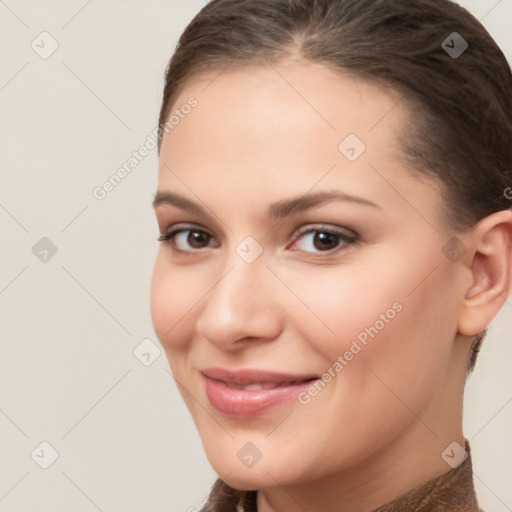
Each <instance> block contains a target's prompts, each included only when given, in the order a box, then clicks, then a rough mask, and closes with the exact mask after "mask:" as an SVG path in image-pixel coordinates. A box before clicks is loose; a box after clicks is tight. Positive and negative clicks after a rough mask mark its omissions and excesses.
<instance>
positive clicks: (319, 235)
mask: <svg viewBox="0 0 512 512" xmlns="http://www.w3.org/2000/svg"><path fill="white" fill-rule="evenodd" d="M358 240H359V237H358V235H355V234H354V235H348V234H347V233H345V232H343V231H340V230H338V229H335V228H332V227H326V226H318V227H316V228H309V229H305V230H302V231H301V232H300V233H299V237H298V238H297V239H296V241H295V242H294V243H293V245H292V246H291V247H290V249H291V250H300V251H303V252H313V253H314V252H316V253H318V252H320V253H329V254H332V253H336V252H338V251H339V250H342V249H343V247H344V246H347V245H349V246H350V245H354V244H356V243H357V242H358ZM340 247H341V249H340Z"/></svg>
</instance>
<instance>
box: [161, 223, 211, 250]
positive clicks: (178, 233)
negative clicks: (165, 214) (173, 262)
mask: <svg viewBox="0 0 512 512" xmlns="http://www.w3.org/2000/svg"><path fill="white" fill-rule="evenodd" d="M157 240H158V241H159V242H165V243H167V244H169V245H170V246H171V249H172V250H173V251H174V252H176V253H192V252H197V250H199V249H204V248H206V247H208V246H210V245H211V242H212V241H215V239H214V238H213V236H212V235H210V234H209V233H207V232H206V231H204V230H202V229H199V228H197V227H195V226H186V227H181V228H176V229H174V230H172V231H169V232H168V233H164V234H163V235H160V236H159V237H158V239H157ZM213 246H214V247H218V244H213Z"/></svg>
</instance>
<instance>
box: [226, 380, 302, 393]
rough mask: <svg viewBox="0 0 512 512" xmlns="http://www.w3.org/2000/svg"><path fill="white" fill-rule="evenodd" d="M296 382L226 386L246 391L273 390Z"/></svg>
mask: <svg viewBox="0 0 512 512" xmlns="http://www.w3.org/2000/svg"><path fill="white" fill-rule="evenodd" d="M297 382H298V381H288V382H264V383H261V384H248V385H246V386H235V385H234V384H228V387H229V388H231V389H243V390H247V391H252V390H257V389H273V388H278V387H281V386H289V385H291V384H297Z"/></svg>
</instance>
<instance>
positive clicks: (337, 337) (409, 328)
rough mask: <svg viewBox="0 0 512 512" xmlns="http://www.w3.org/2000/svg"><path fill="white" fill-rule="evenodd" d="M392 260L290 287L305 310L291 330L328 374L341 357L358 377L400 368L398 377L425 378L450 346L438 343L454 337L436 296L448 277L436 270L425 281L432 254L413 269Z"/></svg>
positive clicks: (327, 274) (325, 273) (335, 271)
mask: <svg viewBox="0 0 512 512" xmlns="http://www.w3.org/2000/svg"><path fill="white" fill-rule="evenodd" d="M390 256H392V257H390V258H387V261H392V262H393V264H392V265H391V264H390V265H386V268H382V270H376V269H381V267H380V266H379V265H378V262H377V261H373V262H372V264H371V265H370V264H368V265H366V264H365V262H363V261H360V262H358V263H357V264H355V263H354V264H353V265H346V266H345V267H343V266H340V267H337V268H334V267H333V268H332V269H327V270H326V269H322V271H321V272H315V273H314V274H312V273H310V274H309V275H308V277H307V279H306V278H304V277H302V279H300V280H295V282H296V283H297V284H296V287H295V288H294V291H295V292H296V294H297V295H298V296H299V297H300V298H301V299H302V300H303V302H304V303H305V304H306V305H307V306H308V308H309V310H310V311H306V310H303V311H302V314H301V315H297V314H296V316H297V319H296V321H297V325H300V329H301V334H302V336H303V337H304V339H307V340H310V341H311V342H312V343H314V344H315V347H314V348H315V350H317V351H318V352H319V353H321V354H322V355H323V356H324V357H323V359H324V361H325V364H327V367H328V366H329V365H331V364H333V363H334V362H335V361H336V360H337V358H338V356H340V355H341V356H343V355H344V354H346V357H345V359H346V360H347V361H349V362H350V366H357V367H359V368H360V369H361V370H363V369H364V370H367V369H368V368H375V371H377V369H378V368H384V367H386V373H388V372H389V369H394V370H396V369H397V368H400V373H401V374H403V373H404V367H407V368H410V371H411V372H414V371H417V370H418V368H421V371H422V373H423V372H425V371H428V367H429V366H430V367H432V368H434V367H435V366H436V365H437V364H438V360H439V357H430V356H432V355H434V354H439V352H443V351H446V350H447V347H449V344H448V343H446V342H445V341H444V340H443V336H444V337H446V335H447V333H448V334H449V335H453V332H451V331H450V325H449V324H448V322H449V321H450V315H451V320H452V321H453V315H452V313H451V311H450V305H449V304H447V303H446V301H443V298H445V297H446V296H445V294H443V293H442V290H443V289H445V286H446V285H447V283H446V282H445V280H446V279H447V276H446V275H442V274H441V271H440V270H437V271H435V272H434V273H432V274H431V272H432V269H433V268H434V267H435V266H436V265H435V258H434V256H433V255H431V256H430V257H425V258H424V259H422V260H418V259H416V260H415V262H411V260H410V259H408V258H407V259H404V257H403V256H402V258H400V255H399V254H398V253H395V254H393V255H390ZM426 262H428V264H427V263H426ZM432 262H434V263H432ZM426 276H428V277H426ZM290 278H291V277H290ZM447 319H448V320H447ZM445 355H446V354H445ZM356 359H357V361H358V362H359V363H358V364H354V363H353V362H352V361H354V362H355V360H356ZM405 371H407V370H405Z"/></svg>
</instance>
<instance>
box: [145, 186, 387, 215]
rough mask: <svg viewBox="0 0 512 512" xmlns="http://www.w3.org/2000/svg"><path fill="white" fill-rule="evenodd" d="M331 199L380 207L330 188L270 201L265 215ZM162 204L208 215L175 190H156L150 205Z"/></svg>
mask: <svg viewBox="0 0 512 512" xmlns="http://www.w3.org/2000/svg"><path fill="white" fill-rule="evenodd" d="M332 201H347V202H351V203H357V204H361V205H363V206H371V207H373V208H378V209H382V208H381V207H380V206H379V205H377V204H375V203H373V202H372V201H369V200H367V199H363V198H362V197H358V196H353V195H350V194H346V193H344V192H341V191H339V190H330V191H324V192H316V193H314V194H307V195H303V196H297V197H292V198H290V199H284V200H281V201H277V202H275V203H272V204H271V205H270V206H269V207H268V210H267V217H268V218H269V219H279V218H283V217H287V216H288V215H293V214H297V213H300V212H304V211H306V210H309V209H311V208H314V207H315V206H319V205H321V204H325V203H329V202H332ZM164 204H167V205H171V206H175V207H176V208H180V209H182V210H186V211H188V212H190V213H195V214H198V215H202V216H207V215H208V213H207V211H206V209H205V208H203V207H202V206H201V205H199V204H198V203H195V202H194V201H191V200H190V199H188V198H186V197H183V196H180V195H179V194H176V193H175V192H170V191H158V192H157V193H156V194H155V197H154V199H153V203H152V206H153V208H157V207H158V206H161V205H164Z"/></svg>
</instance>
